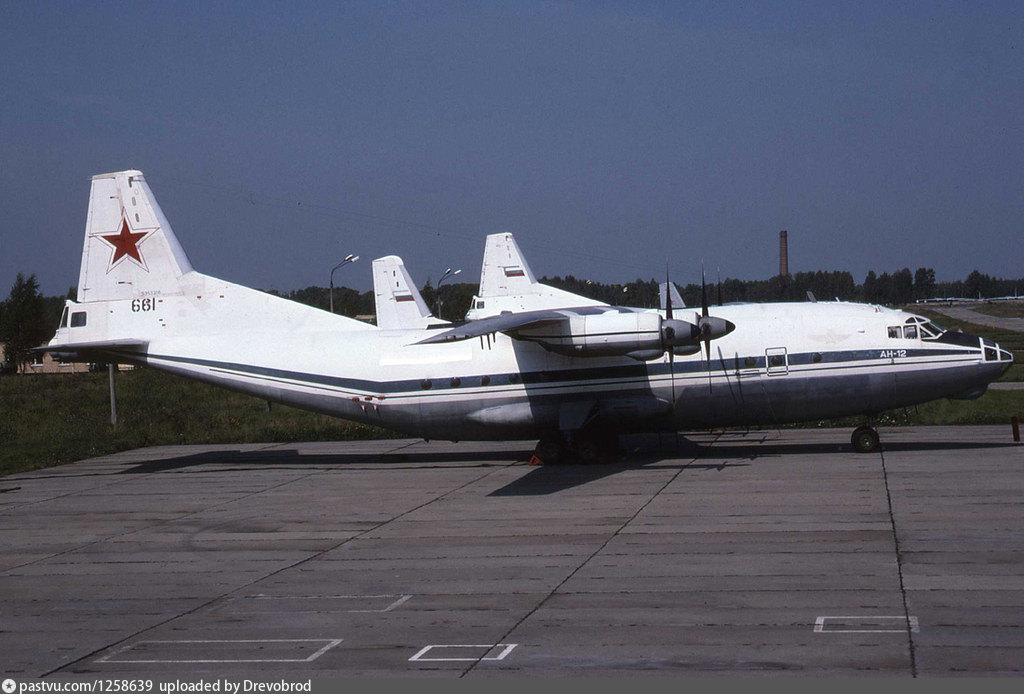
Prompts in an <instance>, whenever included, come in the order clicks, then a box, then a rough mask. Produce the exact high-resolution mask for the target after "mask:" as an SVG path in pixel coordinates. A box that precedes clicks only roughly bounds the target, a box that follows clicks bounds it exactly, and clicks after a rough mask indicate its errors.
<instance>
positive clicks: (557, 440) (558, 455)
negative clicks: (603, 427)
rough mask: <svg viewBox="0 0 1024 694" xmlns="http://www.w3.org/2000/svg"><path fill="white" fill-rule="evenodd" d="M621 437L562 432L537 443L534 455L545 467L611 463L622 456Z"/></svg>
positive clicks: (545, 437)
mask: <svg viewBox="0 0 1024 694" xmlns="http://www.w3.org/2000/svg"><path fill="white" fill-rule="evenodd" d="M621 453H622V450H621V449H620V448H619V437H618V436H617V435H615V434H610V433H601V432H577V433H576V434H575V435H574V436H570V435H567V434H564V433H562V432H554V433H551V434H545V435H544V436H542V437H541V439H540V441H538V442H537V447H536V448H535V449H534V452H533V455H534V457H535V458H537V459H538V460H539V461H540V463H542V464H544V465H558V464H569V463H583V464H590V463H610V462H611V461H613V460H615V459H616V458H618V457H619V455H621Z"/></svg>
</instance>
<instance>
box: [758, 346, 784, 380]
mask: <svg viewBox="0 0 1024 694" xmlns="http://www.w3.org/2000/svg"><path fill="white" fill-rule="evenodd" d="M764 361H765V365H766V366H767V373H768V375H769V376H785V375H786V374H788V373H789V355H788V354H787V353H786V348H785V347H769V348H768V349H766V350H765V351H764Z"/></svg>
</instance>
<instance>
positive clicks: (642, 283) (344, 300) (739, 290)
mask: <svg viewBox="0 0 1024 694" xmlns="http://www.w3.org/2000/svg"><path fill="white" fill-rule="evenodd" d="M540 281H542V282H544V283H545V284H550V285H551V286H554V287H558V288H560V289H565V290H566V291H570V292H573V293H574V294H580V295H582V296H586V297H588V298H591V299H596V300H598V301H603V302H605V303H607V304H611V305H613V306H639V307H643V308H656V307H657V306H658V305H659V297H658V286H659V280H657V279H653V278H652V279H649V280H644V279H639V278H638V279H636V280H634V281H632V282H626V283H622V284H603V283H601V282H594V281H592V280H587V279H583V278H580V277H575V276H573V275H566V276H564V277H557V276H556V277H542V278H540ZM676 286H677V288H678V289H679V293H680V295H681V296H682V297H683V301H685V302H686V305H687V306H700V303H701V287H700V285H699V284H687V285H685V286H681V285H678V284H677V285H676ZM1022 289H1024V278H1021V279H1015V280H1014V279H1010V280H1007V279H999V278H995V277H991V276H989V275H986V274H983V273H981V272H979V271H977V270H975V271H973V272H972V273H971V274H970V275H968V276H967V278H966V279H964V280H957V281H955V282H938V281H936V279H935V270H933V269H932V268H918V269H917V270H916V271H915V272H911V271H910V269H909V268H903V269H902V270H897V271H896V272H893V273H889V272H883V273H882V274H881V275H878V274H876V273H875V272H874V271H871V272H869V273H868V274H867V276H866V277H865V278H864V282H863V283H861V284H857V283H856V282H855V281H854V279H853V275H852V274H851V273H849V272H847V271H845V270H835V271H821V270H818V271H816V272H798V273H796V274H793V275H785V276H783V275H776V276H775V277H771V278H769V279H766V280H740V279H735V278H727V279H724V280H722V281H721V282H718V281H717V280H713V281H709V282H708V283H707V284H706V287H705V290H706V292H707V297H708V303H709V304H712V305H714V304H719V303H731V302H754V303H764V302H769V301H807V293H808V292H811V293H812V294H813V295H814V297H815V298H816V299H818V300H819V301H834V300H835V299H839V300H840V301H858V302H863V303H870V304H883V305H888V306H900V305H903V304H909V303H912V302H914V301H918V300H924V299H933V298H952V297H956V298H968V299H971V298H981V299H985V298H991V297H996V296H1015V295H1018V294H1019V293H1020V291H1021V290H1022ZM477 291H478V287H477V285H476V284H468V283H452V284H444V285H442V286H441V294H440V297H439V296H438V294H437V291H436V289H435V287H434V286H433V285H432V284H431V283H430V280H429V279H428V280H427V282H426V284H424V286H423V288H422V289H421V293H422V294H423V300H424V301H426V303H427V306H429V307H430V309H431V310H432V311H433V312H434V313H435V315H441V316H442V317H444V318H445V319H447V320H458V319H461V318H462V317H463V316H464V315H465V314H466V311H467V310H469V305H470V302H471V301H472V298H473V295H474V294H476V292H477ZM274 293H278V292H274ZM278 294H279V295H280V296H284V297H286V298H288V299H292V300H294V301H299V302H301V303H304V304H308V305H310V306H316V307H318V308H322V309H324V310H328V307H329V305H330V297H329V290H328V289H327V288H326V287H306V288H305V289H299V290H296V291H292V292H287V293H278ZM438 299H440V301H438ZM334 307H335V311H336V312H337V313H341V314H344V315H347V316H356V315H372V314H373V313H374V312H375V308H374V301H373V292H363V293H361V294H360V293H359V292H356V291H355V290H354V289H348V288H347V287H342V288H339V287H335V289H334ZM439 309H440V313H438V310H439Z"/></svg>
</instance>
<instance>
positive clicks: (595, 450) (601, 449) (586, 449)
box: [573, 434, 619, 465]
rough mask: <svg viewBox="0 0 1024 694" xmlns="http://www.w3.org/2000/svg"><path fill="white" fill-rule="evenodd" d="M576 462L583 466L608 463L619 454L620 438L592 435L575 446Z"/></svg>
mask: <svg viewBox="0 0 1024 694" xmlns="http://www.w3.org/2000/svg"><path fill="white" fill-rule="evenodd" d="M573 452H574V453H575V455H576V460H577V461H579V462H580V463H583V464H585V465H586V464H590V463H608V462H611V461H612V460H614V459H615V458H616V456H617V455H618V454H619V438H618V437H617V436H615V435H611V434H591V435H589V436H585V437H583V438H580V439H578V440H577V441H576V443H575V445H574V446H573Z"/></svg>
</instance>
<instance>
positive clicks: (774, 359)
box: [768, 354, 786, 366]
mask: <svg viewBox="0 0 1024 694" xmlns="http://www.w3.org/2000/svg"><path fill="white" fill-rule="evenodd" d="M768 363H769V364H771V365H772V366H785V365H786V357H785V356H783V355H781V354H773V355H771V356H770V357H768Z"/></svg>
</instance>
